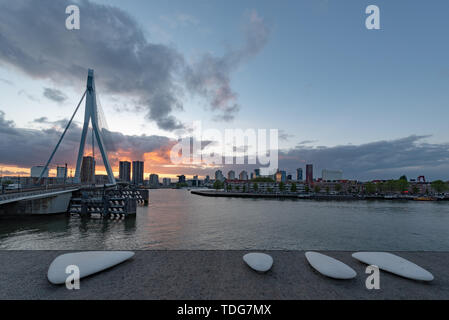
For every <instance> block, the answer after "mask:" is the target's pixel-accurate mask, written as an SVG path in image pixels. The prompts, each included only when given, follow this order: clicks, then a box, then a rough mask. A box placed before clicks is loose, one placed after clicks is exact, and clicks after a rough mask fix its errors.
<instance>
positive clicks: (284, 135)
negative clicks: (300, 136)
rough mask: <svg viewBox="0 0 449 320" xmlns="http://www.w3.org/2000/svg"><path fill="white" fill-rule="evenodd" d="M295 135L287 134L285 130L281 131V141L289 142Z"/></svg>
mask: <svg viewBox="0 0 449 320" xmlns="http://www.w3.org/2000/svg"><path fill="white" fill-rule="evenodd" d="M294 136H295V135H293V134H289V133H287V132H285V131H284V130H282V129H281V130H279V140H282V141H289V140H290V139H291V138H293V137H294Z"/></svg>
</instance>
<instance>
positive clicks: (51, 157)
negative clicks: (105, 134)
mask: <svg viewBox="0 0 449 320" xmlns="http://www.w3.org/2000/svg"><path fill="white" fill-rule="evenodd" d="M86 93H87V89H86V90H85V91H84V93H83V96H82V97H81V100H80V102H79V103H78V105H77V106H76V109H75V112H74V113H73V115H72V117H71V118H70V120H69V122H68V123H67V126H66V127H65V130H64V132H63V133H62V135H61V137H60V138H59V141H58V143H57V144H56V147H55V149H54V150H53V152H52V154H51V156H50V158H49V159H48V161H47V164H46V165H45V167H44V168H43V169H42V172H41V175H40V176H39V180H37V184H39V183H40V182H41V179H42V176H43V175H44V173H45V171H46V170H47V168H48V165H49V164H50V162H51V160H52V159H53V156H54V155H55V153H56V150H58V147H59V145H60V144H61V141H62V139H63V138H64V136H65V133H66V132H67V130H68V129H69V127H70V125H71V124H72V120H73V118H74V117H75V114H76V112H77V111H78V109H79V107H80V105H81V102H83V100H84V97H85V96H86Z"/></svg>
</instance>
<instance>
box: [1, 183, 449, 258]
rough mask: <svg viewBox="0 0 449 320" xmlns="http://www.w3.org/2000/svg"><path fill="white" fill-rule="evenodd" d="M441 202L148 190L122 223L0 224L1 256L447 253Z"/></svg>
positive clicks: (60, 219) (57, 219)
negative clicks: (34, 252) (35, 252)
mask: <svg viewBox="0 0 449 320" xmlns="http://www.w3.org/2000/svg"><path fill="white" fill-rule="evenodd" d="M448 226H449V202H416V201H409V202H404V201H398V202H396V201H309V200H299V201H298V200H296V201H295V200H285V201H279V200H275V199H240V198H238V199H237V198H236V199H232V198H209V197H201V196H197V195H192V194H190V192H188V191H186V190H152V191H151V192H150V205H149V206H148V207H140V208H138V212H137V215H136V217H135V218H128V219H125V220H101V219H81V218H79V217H77V216H51V217H35V218H20V219H14V220H11V219H8V220H6V219H3V220H0V248H1V249H75V250H76V249H79V250H101V249H291V250H294V249H301V250H310V249H314V250H431V251H449V237H447V232H448V229H449V227H448Z"/></svg>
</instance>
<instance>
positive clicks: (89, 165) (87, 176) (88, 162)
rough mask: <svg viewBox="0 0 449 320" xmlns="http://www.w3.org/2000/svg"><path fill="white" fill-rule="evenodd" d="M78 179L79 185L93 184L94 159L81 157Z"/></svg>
mask: <svg viewBox="0 0 449 320" xmlns="http://www.w3.org/2000/svg"><path fill="white" fill-rule="evenodd" d="M80 178H81V183H95V159H94V158H93V157H91V156H87V157H83V162H82V163H81V177H80Z"/></svg>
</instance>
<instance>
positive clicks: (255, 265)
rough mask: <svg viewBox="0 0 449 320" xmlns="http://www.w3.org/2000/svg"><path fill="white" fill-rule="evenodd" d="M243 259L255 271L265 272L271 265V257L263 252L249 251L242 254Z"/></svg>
mask: <svg viewBox="0 0 449 320" xmlns="http://www.w3.org/2000/svg"><path fill="white" fill-rule="evenodd" d="M243 261H245V262H246V264H247V265H248V266H249V267H250V268H251V269H253V270H256V271H257V272H267V271H268V270H270V269H271V267H272V266H273V258H272V257H271V256H270V255H268V254H265V253H259V252H251V253H247V254H245V255H244V256H243Z"/></svg>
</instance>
